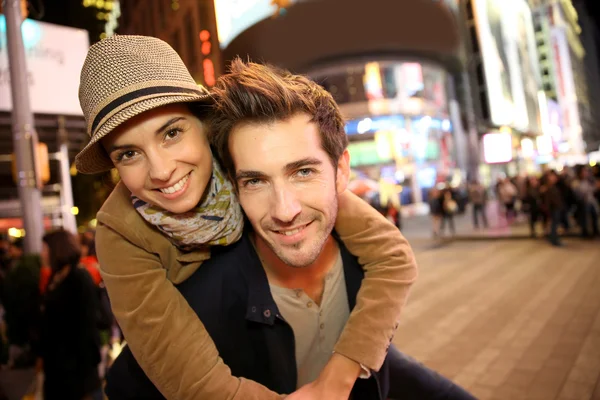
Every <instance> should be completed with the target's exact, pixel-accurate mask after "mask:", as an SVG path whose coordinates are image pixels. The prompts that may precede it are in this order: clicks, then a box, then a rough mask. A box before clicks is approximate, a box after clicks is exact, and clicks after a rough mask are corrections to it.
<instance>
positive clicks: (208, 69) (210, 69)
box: [202, 58, 216, 86]
mask: <svg viewBox="0 0 600 400" xmlns="http://www.w3.org/2000/svg"><path fill="white" fill-rule="evenodd" d="M202 69H203V70H204V83H206V85H207V86H214V84H215V82H216V79H215V66H214V64H213V62H212V60H211V59H210V58H205V59H204V61H202Z"/></svg>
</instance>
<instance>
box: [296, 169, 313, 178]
mask: <svg viewBox="0 0 600 400" xmlns="http://www.w3.org/2000/svg"><path fill="white" fill-rule="evenodd" d="M313 172H314V170H313V169H312V168H302V169H300V170H298V172H297V175H298V176H299V177H301V178H306V177H309V176H310V175H311V174H312V173H313Z"/></svg>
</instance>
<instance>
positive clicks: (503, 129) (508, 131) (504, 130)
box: [499, 126, 512, 135]
mask: <svg viewBox="0 0 600 400" xmlns="http://www.w3.org/2000/svg"><path fill="white" fill-rule="evenodd" d="M499 131H500V133H505V134H509V135H510V134H511V133H512V129H510V127H508V126H501V127H500V129H499Z"/></svg>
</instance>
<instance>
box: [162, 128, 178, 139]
mask: <svg viewBox="0 0 600 400" xmlns="http://www.w3.org/2000/svg"><path fill="white" fill-rule="evenodd" d="M180 132H181V130H179V129H170V130H168V131H167V133H165V138H167V139H175V138H176V137H177V136H179V133H180Z"/></svg>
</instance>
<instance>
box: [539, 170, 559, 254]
mask: <svg viewBox="0 0 600 400" xmlns="http://www.w3.org/2000/svg"><path fill="white" fill-rule="evenodd" d="M546 180H547V182H546V185H545V187H544V188H543V190H542V193H543V200H544V202H545V203H546V208H547V210H548V214H549V217H550V234H549V237H548V239H549V240H550V243H551V244H552V245H553V246H562V242H561V240H560V238H559V236H558V226H559V224H560V220H561V213H562V212H563V209H564V200H563V196H562V194H561V192H560V190H559V189H558V187H557V182H558V174H557V173H556V172H555V171H550V172H549V173H548V174H547V176H546Z"/></svg>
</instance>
